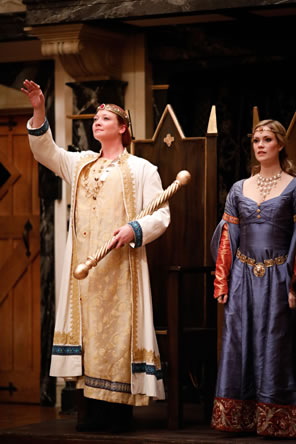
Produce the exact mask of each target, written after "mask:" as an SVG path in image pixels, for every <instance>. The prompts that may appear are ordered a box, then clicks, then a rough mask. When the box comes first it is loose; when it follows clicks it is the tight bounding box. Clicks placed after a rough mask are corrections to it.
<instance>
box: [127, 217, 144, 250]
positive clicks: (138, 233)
mask: <svg viewBox="0 0 296 444" xmlns="http://www.w3.org/2000/svg"><path fill="white" fill-rule="evenodd" d="M128 225H130V226H131V227H132V229H133V230H134V234H135V248H138V247H141V246H142V242H143V232H142V227H141V225H140V224H139V222H138V221H136V220H133V221H132V222H128Z"/></svg>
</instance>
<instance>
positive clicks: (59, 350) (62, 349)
mask: <svg viewBox="0 0 296 444" xmlns="http://www.w3.org/2000/svg"><path fill="white" fill-rule="evenodd" d="M52 354H53V355H60V356H69V355H78V356H80V355H82V349H81V346H80V345H53V346H52Z"/></svg>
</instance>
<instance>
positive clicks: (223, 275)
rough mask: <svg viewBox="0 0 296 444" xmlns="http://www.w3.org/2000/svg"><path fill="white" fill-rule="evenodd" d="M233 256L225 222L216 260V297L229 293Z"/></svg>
mask: <svg viewBox="0 0 296 444" xmlns="http://www.w3.org/2000/svg"><path fill="white" fill-rule="evenodd" d="M231 262H232V256H231V248H230V241H229V233H228V226H227V224H224V226H223V229H222V234H221V240H220V245H219V250H218V256H217V261H216V271H215V280H214V298H218V297H219V296H222V295H223V294H228V276H229V271H230V267H231Z"/></svg>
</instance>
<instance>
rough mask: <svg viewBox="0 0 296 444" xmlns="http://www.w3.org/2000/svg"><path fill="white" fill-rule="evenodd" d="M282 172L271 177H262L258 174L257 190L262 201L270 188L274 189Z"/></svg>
mask: <svg viewBox="0 0 296 444" xmlns="http://www.w3.org/2000/svg"><path fill="white" fill-rule="evenodd" d="M281 174H282V170H281V171H280V172H279V173H277V174H275V175H274V176H271V177H264V176H261V174H260V173H258V177H257V188H258V190H259V192H260V194H261V196H262V197H263V200H265V199H266V196H268V194H269V193H270V192H271V190H272V188H275V187H276V185H277V183H278V181H279V180H280V179H281Z"/></svg>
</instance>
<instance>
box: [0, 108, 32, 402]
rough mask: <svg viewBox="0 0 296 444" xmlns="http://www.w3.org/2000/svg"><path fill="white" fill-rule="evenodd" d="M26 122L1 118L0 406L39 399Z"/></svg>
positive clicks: (13, 118)
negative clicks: (3, 403)
mask: <svg viewBox="0 0 296 444" xmlns="http://www.w3.org/2000/svg"><path fill="white" fill-rule="evenodd" d="M27 118H28V116H21V115H20V116H10V117H7V116H5V117H4V116H3V117H0V276H1V278H0V326H1V334H0V387H1V390H0V402H27V403H35V402H37V403H39V401H40V258H39V250H40V239H39V198H38V166H37V162H36V161H34V159H33V156H32V153H31V151H30V148H29V144H28V136H27V130H26V121H27ZM8 389H9V390H8Z"/></svg>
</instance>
